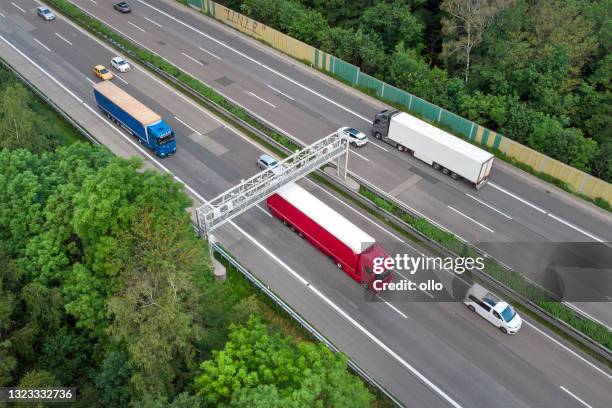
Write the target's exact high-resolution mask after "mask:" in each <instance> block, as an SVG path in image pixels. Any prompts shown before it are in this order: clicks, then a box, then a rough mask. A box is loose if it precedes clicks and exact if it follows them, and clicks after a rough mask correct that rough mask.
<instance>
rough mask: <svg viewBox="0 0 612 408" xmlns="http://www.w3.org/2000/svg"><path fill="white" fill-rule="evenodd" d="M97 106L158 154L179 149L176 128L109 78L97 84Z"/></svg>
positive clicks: (95, 86) (165, 155)
mask: <svg viewBox="0 0 612 408" xmlns="http://www.w3.org/2000/svg"><path fill="white" fill-rule="evenodd" d="M93 88H94V97H95V99H96V103H97V104H98V107H100V109H101V110H102V111H103V112H104V113H105V114H106V116H107V117H108V118H109V119H111V120H112V121H113V122H115V123H117V124H119V125H120V126H121V127H123V128H125V129H126V130H127V131H128V132H130V134H132V135H134V136H136V137H138V140H139V141H140V143H141V144H143V145H145V146H147V147H148V148H149V149H151V150H153V151H154V152H155V154H156V155H157V156H159V157H167V156H170V155H172V154H174V153H175V152H176V141H175V140H174V131H173V130H172V128H171V127H170V126H169V125H168V124H167V123H166V122H164V120H163V119H162V118H161V116H159V115H158V114H157V113H155V112H153V111H152V110H151V109H149V108H147V107H146V106H145V105H143V104H142V103H141V102H139V101H138V100H136V99H135V98H133V97H132V96H130V95H129V94H128V93H126V92H125V91H123V90H122V89H121V88H119V87H118V86H116V85H115V84H113V83H111V82H109V81H103V82H99V83H97V84H95V85H94V87H93Z"/></svg>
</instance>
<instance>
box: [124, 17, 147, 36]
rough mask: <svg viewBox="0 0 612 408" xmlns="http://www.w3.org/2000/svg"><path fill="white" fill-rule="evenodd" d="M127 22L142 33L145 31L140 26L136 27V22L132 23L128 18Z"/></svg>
mask: <svg viewBox="0 0 612 408" xmlns="http://www.w3.org/2000/svg"><path fill="white" fill-rule="evenodd" d="M128 24H129V25H131V26H132V27H136V28H137V29H139V30H140V31H142V32H143V33H146V31H145V30H143V29H142V28H140V27H138V26H137V25H136V24H134V23H132V22H131V21H130V20H128Z"/></svg>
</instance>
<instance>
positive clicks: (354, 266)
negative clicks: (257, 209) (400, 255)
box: [267, 183, 393, 289]
mask: <svg viewBox="0 0 612 408" xmlns="http://www.w3.org/2000/svg"><path fill="white" fill-rule="evenodd" d="M267 205H268V208H269V209H270V212H272V214H274V216H276V217H277V218H279V219H280V220H281V221H283V223H284V224H285V225H288V226H289V227H290V228H291V229H292V230H294V231H296V232H297V233H298V234H299V235H300V236H301V237H303V238H305V239H307V240H308V241H309V242H310V243H311V244H312V245H314V246H315V247H316V248H317V249H318V250H320V251H321V252H323V253H324V254H325V255H327V256H329V257H331V258H332V260H333V261H334V263H335V264H336V266H337V267H338V268H339V269H342V270H343V271H344V272H345V273H346V274H347V275H349V276H350V277H351V278H353V279H354V280H355V281H357V282H358V283H359V284H361V285H362V286H364V287H367V288H370V289H373V285H374V281H376V280H381V281H383V282H390V281H391V280H392V279H393V273H392V272H393V271H392V270H390V269H388V270H385V271H384V272H382V273H380V274H375V273H374V272H373V271H374V270H375V269H374V266H373V264H374V259H375V258H383V259H384V258H388V257H389V255H388V254H387V253H386V252H385V250H384V249H383V247H382V246H381V245H380V244H379V243H377V242H376V241H375V240H374V238H372V237H371V236H370V235H369V234H367V233H366V232H365V231H363V230H361V229H360V228H359V227H357V226H356V225H355V224H353V223H351V222H350V221H349V220H347V219H346V218H344V217H343V216H342V215H340V214H338V213H337V212H336V211H334V210H333V209H332V208H330V207H328V206H327V205H326V204H325V203H323V202H322V201H321V200H319V199H318V198H316V197H315V196H313V195H312V194H310V193H309V192H308V191H306V190H304V189H303V188H302V187H300V186H299V185H297V184H295V183H289V184H286V185H284V186H282V187H281V188H279V189H278V190H277V191H276V192H275V193H274V194H273V195H272V196H270V197H269V198H268V200H267Z"/></svg>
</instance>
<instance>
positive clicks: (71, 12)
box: [48, 0, 612, 350]
mask: <svg viewBox="0 0 612 408" xmlns="http://www.w3.org/2000/svg"><path fill="white" fill-rule="evenodd" d="M48 3H49V4H51V5H53V6H55V7H56V8H57V9H58V10H59V11H61V12H62V13H64V14H65V15H66V16H68V17H70V18H71V19H72V20H73V21H75V22H76V23H78V24H79V25H81V26H82V27H83V28H85V29H87V30H88V31H90V32H91V33H93V34H94V35H96V36H98V37H100V38H102V39H103V40H105V41H108V42H110V43H112V44H113V45H114V46H116V47H118V48H120V49H121V50H123V51H124V52H126V53H127V54H129V55H130V56H131V57H132V58H134V59H136V60H138V61H140V62H142V63H147V64H151V65H153V66H154V67H156V68H157V69H159V70H161V71H163V72H165V73H166V74H168V75H170V76H172V77H174V78H176V79H177V80H178V81H180V82H182V83H183V84H184V85H186V86H188V87H189V88H191V89H192V90H194V91H195V92H197V93H198V94H200V95H201V96H203V97H205V98H207V99H208V100H210V101H212V102H214V103H216V104H217V105H219V106H221V107H222V108H223V109H225V110H227V111H228V112H230V113H231V114H232V115H234V116H235V117H236V118H239V119H240V120H242V121H244V122H246V123H248V124H249V125H251V126H253V127H254V128H256V129H258V130H260V131H261V132H263V133H265V134H266V135H267V136H269V137H270V138H272V139H273V140H274V141H276V142H277V143H279V144H281V145H282V146H284V147H286V148H287V149H289V150H290V151H295V150H296V149H298V148H299V147H300V146H298V145H296V144H295V143H293V142H292V141H290V140H289V139H288V138H286V137H284V136H283V135H281V134H279V133H277V132H275V131H273V130H271V129H269V128H268V127H266V126H265V125H263V124H262V123H261V122H259V121H257V120H255V119H254V118H253V117H252V116H251V115H249V113H248V112H247V111H245V110H244V109H243V108H241V107H238V106H236V105H234V104H233V103H231V102H230V101H228V100H227V99H226V98H224V97H223V96H222V95H220V94H218V93H217V92H216V91H215V90H213V89H211V88H209V87H208V86H206V85H204V84H203V83H202V82H201V81H199V80H198V79H196V78H194V77H192V76H190V75H188V74H186V73H184V72H182V71H181V70H179V69H178V68H177V67H175V66H174V65H172V64H171V63H169V62H168V61H166V60H164V59H163V58H161V57H160V56H158V55H156V54H154V53H152V52H150V51H148V50H145V49H143V48H141V47H139V46H137V45H135V44H134V43H132V42H131V41H130V40H128V39H127V38H125V37H123V36H122V35H120V34H118V33H117V32H115V31H114V30H113V29H111V28H110V27H108V26H106V25H105V24H104V23H102V22H100V21H99V20H97V19H95V18H92V17H90V16H88V15H87V14H86V13H84V12H83V11H82V10H81V9H79V8H78V7H77V6H75V5H74V4H72V3H70V2H68V1H66V0H48ZM562 188H563V187H562ZM360 193H361V194H362V195H363V196H364V197H366V198H368V199H369V200H370V201H372V202H373V203H374V204H376V205H377V206H378V207H380V208H382V209H384V210H386V211H388V212H390V213H392V214H394V215H396V216H398V217H399V218H400V219H402V220H403V221H405V222H406V223H407V224H409V225H411V226H412V227H414V228H415V229H416V230H418V231H419V232H421V233H422V234H424V235H425V236H427V237H428V238H429V239H431V240H433V241H435V242H437V243H439V244H441V245H442V246H444V247H445V248H447V249H448V250H450V251H451V252H453V253H456V254H462V255H463V256H476V252H475V251H474V250H473V249H471V248H468V247H466V245H465V244H464V243H463V242H461V241H460V240H459V239H457V238H456V237H455V235H454V234H452V233H448V232H445V231H443V230H441V229H439V228H437V227H436V226H434V225H432V224H431V223H429V222H428V221H427V220H425V219H423V218H417V217H414V216H412V215H411V214H408V213H406V212H404V211H403V210H402V209H400V208H398V207H397V206H396V205H395V204H393V203H390V202H388V201H387V200H385V199H384V198H382V197H379V196H378V195H376V194H375V193H374V192H372V191H370V190H368V189H366V188H364V187H361V189H360ZM470 251H471V252H470ZM485 272H486V273H488V274H489V275H490V276H492V277H493V278H494V279H496V280H498V281H499V282H501V283H503V284H505V285H506V286H508V287H510V288H511V289H513V290H515V291H516V292H517V293H519V294H521V295H522V296H524V297H525V298H527V299H529V300H531V301H532V302H534V303H535V304H537V305H538V306H539V307H541V308H542V309H544V310H545V311H547V312H548V313H550V314H551V315H553V316H554V317H556V318H557V319H559V320H561V321H563V322H565V323H567V324H568V325H570V326H571V327H573V328H575V329H576V330H579V331H580V332H582V333H584V334H585V335H586V336H588V337H590V338H591V339H593V340H594V341H596V342H598V343H600V344H601V345H603V346H605V347H607V348H608V349H609V350H612V332H610V331H609V330H608V329H607V328H605V327H604V326H602V325H600V324H598V323H596V322H593V321H591V320H584V319H581V318H580V317H578V316H577V315H576V313H575V312H574V311H572V310H570V309H569V308H567V307H566V306H564V305H562V304H560V303H559V302H552V301H550V300H547V299H548V297H546V296H545V294H543V292H542V290H541V289H538V288H537V287H536V286H535V285H532V284H530V283H528V282H527V281H526V280H525V278H524V276H523V275H522V274H520V273H517V272H512V271H508V270H507V269H505V268H503V267H502V266H501V265H499V264H498V263H497V262H495V261H494V260H491V259H488V260H487V262H486V267H485Z"/></svg>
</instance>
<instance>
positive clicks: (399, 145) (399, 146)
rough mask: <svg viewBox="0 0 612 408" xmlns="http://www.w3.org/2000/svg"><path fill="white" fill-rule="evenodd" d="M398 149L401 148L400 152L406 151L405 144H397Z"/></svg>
mask: <svg viewBox="0 0 612 408" xmlns="http://www.w3.org/2000/svg"><path fill="white" fill-rule="evenodd" d="M397 150H399V151H400V152H403V151H404V146H402V145H401V144H398V145H397Z"/></svg>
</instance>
